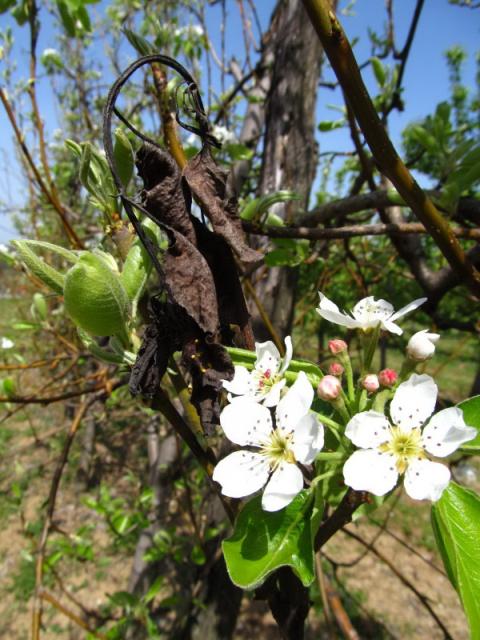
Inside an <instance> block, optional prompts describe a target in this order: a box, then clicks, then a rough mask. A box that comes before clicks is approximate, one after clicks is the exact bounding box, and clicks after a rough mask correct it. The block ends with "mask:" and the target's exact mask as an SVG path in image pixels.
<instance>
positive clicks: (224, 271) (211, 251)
mask: <svg viewBox="0 0 480 640" xmlns="http://www.w3.org/2000/svg"><path fill="white" fill-rule="evenodd" d="M193 224H194V227H195V233H196V236H197V246H198V248H199V250H200V251H201V252H202V255H203V256H204V257H205V260H206V261H207V262H208V266H209V267H210V271H211V272H212V275H213V279H214V281H215V288H216V292H217V300H218V315H219V317H220V324H221V325H222V327H228V325H230V324H236V325H238V326H239V327H240V328H242V329H243V328H244V327H245V326H246V325H247V324H248V321H249V319H250V314H249V313H248V309H247V304H246V302H245V297H244V295H243V291H242V286H241V284H240V279H239V277H238V271H237V266H236V264H235V260H234V257H233V254H232V250H231V249H230V247H229V246H228V244H227V243H226V242H225V240H224V239H223V238H222V236H219V235H217V234H215V233H212V231H210V230H209V229H207V227H206V226H205V225H203V224H202V223H201V222H200V221H198V220H193Z"/></svg>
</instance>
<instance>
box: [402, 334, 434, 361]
mask: <svg viewBox="0 0 480 640" xmlns="http://www.w3.org/2000/svg"><path fill="white" fill-rule="evenodd" d="M439 338H440V335H439V334H438V333H428V330H427V329H423V331H417V333H414V334H413V336H412V337H411V338H410V340H409V341H408V344H407V355H408V357H409V358H411V359H412V360H415V361H416V362H423V361H424V360H428V359H429V358H431V357H432V356H433V354H434V353H435V343H436V342H437V340H438V339H439Z"/></svg>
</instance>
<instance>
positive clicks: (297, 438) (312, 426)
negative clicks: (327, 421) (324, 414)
mask: <svg viewBox="0 0 480 640" xmlns="http://www.w3.org/2000/svg"><path fill="white" fill-rule="evenodd" d="M324 439H325V433H324V429H323V424H322V423H321V422H319V420H318V418H317V416H316V415H315V414H314V413H307V415H306V416H303V418H302V419H301V420H300V422H298V423H297V424H296V426H295V431H294V437H293V443H292V449H293V453H294V454H295V460H297V461H298V462H301V463H302V464H311V463H312V462H313V461H314V460H315V457H316V455H317V453H318V452H319V451H320V450H321V449H322V448H323V443H324Z"/></svg>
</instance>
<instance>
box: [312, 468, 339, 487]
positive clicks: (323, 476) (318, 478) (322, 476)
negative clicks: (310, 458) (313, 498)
mask: <svg viewBox="0 0 480 640" xmlns="http://www.w3.org/2000/svg"><path fill="white" fill-rule="evenodd" d="M336 473H337V471H336V470H331V471H325V473H321V474H320V475H319V476H316V477H315V478H314V479H313V480H312V483H311V485H310V486H311V487H312V488H314V487H316V486H317V484H318V483H319V482H320V481H321V480H326V479H327V478H331V477H332V476H334V475H335V474H336Z"/></svg>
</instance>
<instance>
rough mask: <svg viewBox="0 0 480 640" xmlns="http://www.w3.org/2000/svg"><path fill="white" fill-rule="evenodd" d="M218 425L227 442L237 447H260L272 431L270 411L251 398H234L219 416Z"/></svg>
mask: <svg viewBox="0 0 480 640" xmlns="http://www.w3.org/2000/svg"><path fill="white" fill-rule="evenodd" d="M220 424H221V425H222V429H223V431H224V433H225V435H226V436H227V438H228V439H229V440H231V441H232V442H235V444H239V445H254V446H257V447H258V446H260V445H261V443H262V442H263V441H264V440H265V439H266V438H267V437H268V436H269V435H270V433H271V431H272V417H271V415H270V411H269V410H268V409H267V408H266V407H264V406H263V405H261V404H258V403H257V402H255V400H253V399H252V398H249V397H247V396H242V397H240V398H234V400H232V402H231V403H230V404H228V405H227V406H226V407H225V409H224V410H223V411H222V413H221V414H220Z"/></svg>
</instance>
